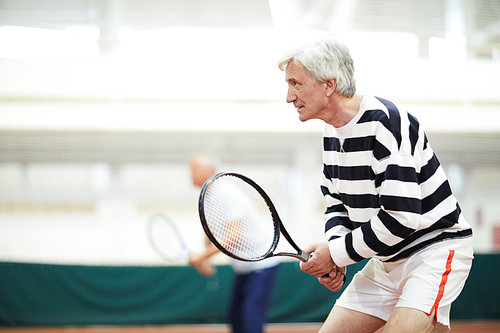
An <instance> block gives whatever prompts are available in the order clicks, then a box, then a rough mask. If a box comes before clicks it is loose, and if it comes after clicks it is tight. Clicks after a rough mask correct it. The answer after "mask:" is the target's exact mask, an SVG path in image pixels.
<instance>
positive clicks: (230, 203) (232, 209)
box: [204, 175, 275, 260]
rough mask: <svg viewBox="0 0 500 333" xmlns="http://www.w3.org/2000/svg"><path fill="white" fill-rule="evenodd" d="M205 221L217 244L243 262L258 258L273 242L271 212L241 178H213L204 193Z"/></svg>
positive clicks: (273, 233)
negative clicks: (243, 260)
mask: <svg viewBox="0 0 500 333" xmlns="http://www.w3.org/2000/svg"><path fill="white" fill-rule="evenodd" d="M204 209H205V218H206V221H207V225H208V228H209V229H210V231H211V233H212V235H213V236H214V237H215V239H216V240H217V242H218V243H219V244H220V245H221V246H222V247H224V248H225V249H226V250H227V251H229V252H231V253H232V254H234V255H236V256H237V257H240V258H242V259H246V260H255V259H259V258H262V257H263V256H265V255H266V254H267V253H268V252H270V251H271V249H272V247H273V245H274V243H275V229H274V222H273V218H272V215H271V211H270V210H269V207H268V205H267V203H266V201H265V200H264V199H263V198H262V196H261V195H260V194H259V192H258V191H257V190H256V189H255V188H253V187H252V186H251V185H249V184H248V183H247V182H245V181H244V180H242V179H241V178H238V177H235V176H230V175H227V176H223V177H220V178H218V179H216V180H215V181H214V182H213V183H212V184H211V185H210V187H209V188H208V189H207V191H206V194H205V208H204Z"/></svg>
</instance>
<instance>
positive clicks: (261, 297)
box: [189, 154, 281, 333]
mask: <svg viewBox="0 0 500 333" xmlns="http://www.w3.org/2000/svg"><path fill="white" fill-rule="evenodd" d="M189 166H190V169H191V179H192V181H193V184H194V185H195V186H197V187H199V188H201V187H202V186H203V184H204V183H205V182H206V181H207V180H208V179H209V178H210V177H212V176H213V175H215V173H216V169H217V161H216V159H215V158H214V157H213V156H212V155H210V154H195V155H193V156H192V157H191V159H190V161H189ZM217 253H219V250H218V249H217V248H216V247H215V245H213V244H212V243H211V242H210V240H209V239H208V237H206V236H205V252H204V253H201V254H195V255H193V256H192V257H191V259H190V260H189V263H190V264H191V265H192V266H193V267H195V268H196V269H197V270H198V271H199V272H200V273H201V274H203V275H205V276H209V275H212V274H214V273H215V269H216V268H215V267H214V266H213V265H212V264H211V263H210V258H211V257H212V256H213V255H215V254H217ZM230 260H231V266H232V268H233V270H234V272H235V279H234V285H233V291H232V296H231V304H230V313H229V321H230V323H231V327H232V332H233V333H261V332H263V327H264V324H265V323H266V320H267V313H268V311H269V307H270V304H271V300H272V296H273V291H274V287H275V282H276V276H277V273H278V271H279V267H280V262H281V261H280V259H279V258H269V259H265V260H262V261H257V262H243V261H238V260H235V259H232V258H231V259H230Z"/></svg>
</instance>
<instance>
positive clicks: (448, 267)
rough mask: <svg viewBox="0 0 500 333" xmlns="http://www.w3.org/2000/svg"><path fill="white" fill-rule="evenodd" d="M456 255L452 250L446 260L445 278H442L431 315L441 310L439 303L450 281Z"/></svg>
mask: <svg viewBox="0 0 500 333" xmlns="http://www.w3.org/2000/svg"><path fill="white" fill-rule="evenodd" d="M454 255H455V250H450V254H449V255H448V260H446V270H445V271H444V273H443V276H442V277H441V283H440V284H439V291H438V294H437V297H436V300H435V301H434V305H433V306H432V308H431V311H430V313H433V312H434V311H436V310H437V309H438V308H439V302H440V301H441V299H442V298H443V295H444V287H445V285H446V282H447V281H448V275H450V272H451V262H452V260H453V256H454Z"/></svg>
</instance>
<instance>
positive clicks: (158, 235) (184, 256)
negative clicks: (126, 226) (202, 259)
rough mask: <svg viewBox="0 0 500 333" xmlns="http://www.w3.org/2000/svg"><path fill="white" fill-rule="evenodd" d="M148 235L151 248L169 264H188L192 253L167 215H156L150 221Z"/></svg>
mask: <svg viewBox="0 0 500 333" xmlns="http://www.w3.org/2000/svg"><path fill="white" fill-rule="evenodd" d="M147 235H148V240H149V244H150V245H151V248H152V249H153V250H154V251H155V252H156V254H158V256H160V257H161V258H162V259H163V260H165V261H167V262H169V263H187V262H188V261H189V257H190V253H189V250H188V248H187V246H186V242H185V241H184V237H183V236H182V233H181V231H180V230H179V227H178V226H177V225H176V224H175V222H174V221H173V220H172V219H171V218H170V217H169V216H167V215H165V214H163V213H155V214H153V215H152V216H151V217H150V218H149V220H148V226H147Z"/></svg>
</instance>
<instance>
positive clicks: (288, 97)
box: [286, 89, 297, 103]
mask: <svg viewBox="0 0 500 333" xmlns="http://www.w3.org/2000/svg"><path fill="white" fill-rule="evenodd" d="M296 99H297V96H296V95H295V94H294V93H293V91H291V89H288V92H287V94H286V102H287V103H292V102H294V101H295V100H296Z"/></svg>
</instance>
